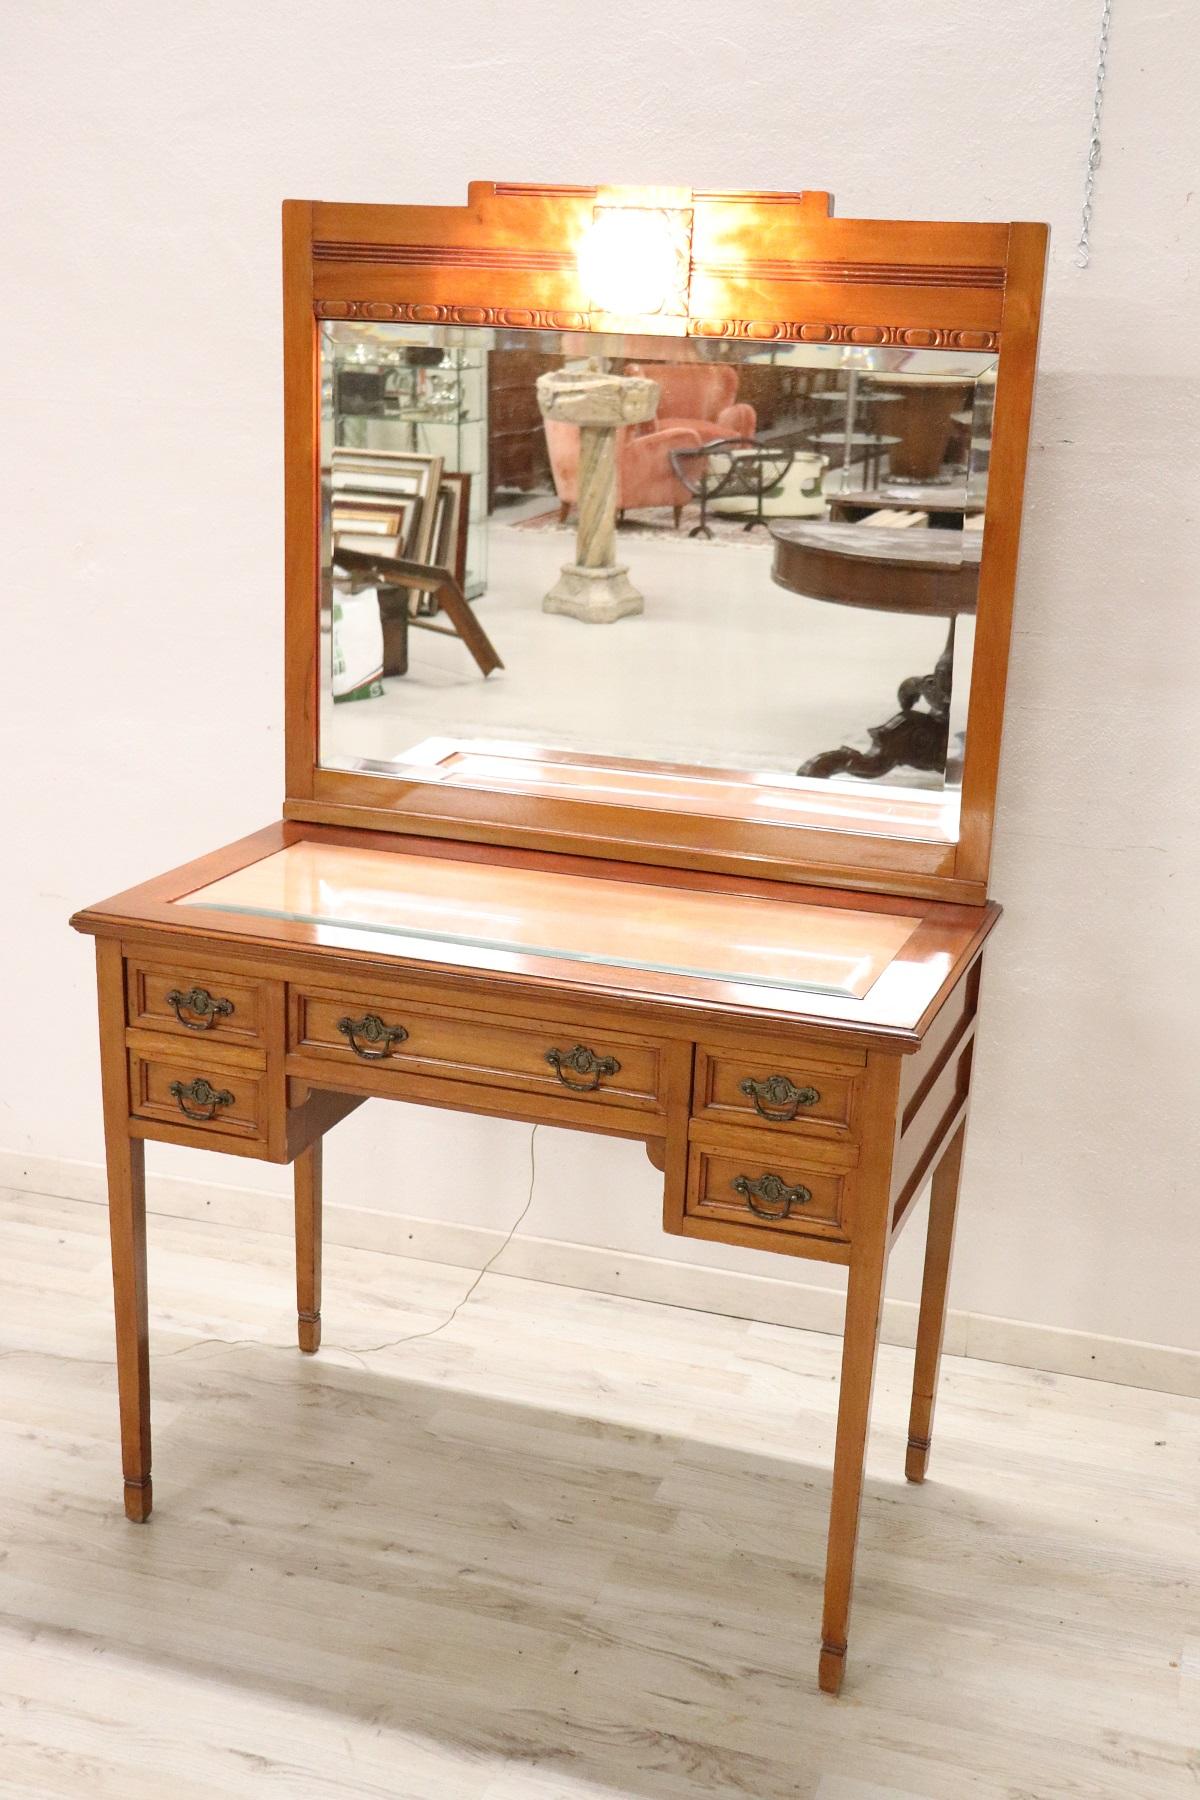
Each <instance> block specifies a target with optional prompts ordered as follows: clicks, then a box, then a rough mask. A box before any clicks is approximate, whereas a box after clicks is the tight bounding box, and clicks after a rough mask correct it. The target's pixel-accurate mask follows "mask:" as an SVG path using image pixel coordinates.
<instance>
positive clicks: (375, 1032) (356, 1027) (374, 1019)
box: [337, 1013, 408, 1062]
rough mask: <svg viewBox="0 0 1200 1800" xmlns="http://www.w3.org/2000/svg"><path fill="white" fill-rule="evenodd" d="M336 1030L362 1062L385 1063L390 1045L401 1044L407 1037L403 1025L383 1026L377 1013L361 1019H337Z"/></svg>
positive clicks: (390, 1048)
mask: <svg viewBox="0 0 1200 1800" xmlns="http://www.w3.org/2000/svg"><path fill="white" fill-rule="evenodd" d="M337 1028H338V1030H339V1031H340V1032H341V1034H342V1036H343V1037H344V1038H348V1039H349V1040H350V1048H351V1049H352V1050H353V1052H354V1054H355V1056H361V1057H362V1059H363V1061H364V1062H386V1061H387V1059H388V1057H389V1056H390V1055H391V1054H392V1045H393V1044H402V1043H403V1042H404V1040H405V1038H406V1037H407V1036H408V1033H407V1031H405V1029H404V1027H403V1025H385V1024H384V1022H383V1020H382V1019H381V1018H380V1016H379V1014H378V1013H364V1014H363V1016H362V1018H361V1019H351V1018H349V1017H346V1018H344V1019H339V1020H338V1027H337ZM360 1039H361V1040H362V1042H361V1043H360V1042H359V1040H360ZM364 1045H365V1046H366V1047H365V1048H364Z"/></svg>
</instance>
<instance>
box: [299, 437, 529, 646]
mask: <svg viewBox="0 0 1200 1800" xmlns="http://www.w3.org/2000/svg"><path fill="white" fill-rule="evenodd" d="M470 507H471V477H470V475H468V474H464V473H461V472H459V471H457V470H453V469H447V468H445V467H444V465H443V461H442V458H441V457H440V456H429V455H425V454H424V453H423V452H420V451H416V450H411V451H408V450H352V449H348V448H345V447H343V446H338V447H337V448H336V449H335V450H334V451H333V461H332V467H331V469H330V532H331V536H332V554H333V566H334V569H335V571H336V572H337V574H338V576H339V577H340V578H341V579H343V580H345V581H347V582H348V583H349V584H350V585H351V586H353V587H355V588H363V587H373V588H375V589H376V591H377V593H378V595H379V613H380V619H381V621H382V625H383V673H384V674H385V675H404V674H406V673H407V672H408V635H409V631H410V629H412V628H414V627H415V628H417V629H419V630H422V631H435V632H439V633H441V634H442V635H443V636H454V637H459V638H461V639H462V641H463V643H464V644H465V645H466V647H467V649H468V650H469V651H470V652H471V655H472V656H473V657H474V658H475V661H476V662H477V663H478V665H479V669H480V672H481V674H483V675H490V674H491V672H492V670H493V669H501V668H503V667H504V665H503V663H502V662H501V660H500V658H499V657H498V656H497V654H496V651H495V648H494V647H493V645H492V642H491V639H490V638H489V637H488V635H487V633H486V632H485V631H484V629H483V627H482V626H481V625H480V623H479V621H478V619H477V618H476V617H475V613H474V611H473V609H472V607H471V605H470V603H469V602H468V600H467V598H466V595H465V593H464V587H465V584H466V572H467V528H468V522H469V517H470ZM439 618H440V619H442V620H444V621H445V622H444V623H438V622H437V621H438V619H439Z"/></svg>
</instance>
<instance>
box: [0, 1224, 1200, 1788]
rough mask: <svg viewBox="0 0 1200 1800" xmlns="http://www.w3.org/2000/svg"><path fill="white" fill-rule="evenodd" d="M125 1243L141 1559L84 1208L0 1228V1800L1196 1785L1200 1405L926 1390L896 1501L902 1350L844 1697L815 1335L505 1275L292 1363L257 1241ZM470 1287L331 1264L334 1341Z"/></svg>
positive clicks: (1030, 1384)
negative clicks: (457, 1307)
mask: <svg viewBox="0 0 1200 1800" xmlns="http://www.w3.org/2000/svg"><path fill="white" fill-rule="evenodd" d="M274 1204H275V1203H274V1202H268V1201H264V1205H274ZM151 1243H152V1248H151V1320H152V1341H153V1347H154V1351H155V1365H154V1366H155V1384H156V1385H155V1393H156V1412H155V1424H156V1456H155V1499H156V1504H157V1509H158V1510H157V1511H156V1513H155V1515H154V1518H153V1520H152V1521H151V1523H150V1524H149V1525H148V1526H145V1527H138V1526H134V1525H130V1524H128V1523H127V1522H126V1521H125V1519H124V1518H123V1516H122V1513H121V1500H120V1482H119V1479H118V1462H117V1455H116V1448H115V1437H116V1406H115V1398H114V1382H113V1371H112V1363H111V1344H110V1324H109V1311H108V1306H109V1296H108V1291H107V1281H108V1271H107V1243H106V1238H105V1218H104V1213H103V1211H102V1209H101V1208H99V1207H96V1206H89V1205H86V1204H82V1203H76V1202H65V1201H61V1200H51V1199H42V1198H38V1197H36V1196H29V1195H25V1196H18V1195H11V1194H9V1195H0V1246H2V1257H0V1267H2V1268H3V1273H4V1296H3V1307H2V1310H0V1352H2V1353H3V1357H4V1360H3V1361H0V1503H2V1506H3V1513H2V1517H3V1521H4V1525H3V1538H2V1541H0V1794H3V1795H4V1796H5V1800H9V1797H10V1796H20V1800H35V1797H40V1796H56V1797H60V1796H70V1797H71V1800H75V1797H76V1796H80V1797H87V1800H104V1797H106V1796H110V1795H111V1796H120V1800H237V1797H240V1796H243V1795H247V1796H287V1797H289V1800H290V1797H292V1796H306V1797H307V1796H312V1797H313V1800H317V1797H320V1800H328V1797H330V1796H332V1797H335V1800H336V1797H341V1796H347V1797H354V1800H359V1797H365V1796H386V1797H387V1800H400V1797H404V1800H408V1797H410V1796H411V1800H607V1797H611V1796H634V1797H637V1800H681V1797H683V1796H689V1797H691V1796H705V1795H730V1796H753V1797H754V1800H775V1797H776V1796H788V1797H789V1800H967V1797H971V1800H974V1797H975V1796H979V1797H987V1800H1052V1797H1057V1796H1062V1797H1063V1800H1068V1797H1069V1800H1109V1797H1110V1796H1111V1797H1114V1800H1115V1797H1117V1796H1120V1797H1121V1800H1173V1797H1174V1796H1176V1795H1179V1796H1184V1795H1186V1796H1189V1797H1191V1800H1195V1797H1196V1795H1197V1794H1198V1793H1200V1751H1198V1749H1197V1743H1198V1740H1200V1620H1198V1619H1197V1613H1196V1597H1197V1585H1196V1573H1197V1569H1196V1562H1197V1529H1198V1518H1197V1498H1198V1491H1200V1489H1198V1475H1200V1405H1198V1404H1196V1403H1192V1402H1188V1401H1184V1400H1180V1399H1178V1398H1174V1397H1170V1396H1161V1397H1160V1396H1158V1395H1155V1394H1153V1393H1147V1392H1145V1391H1144V1390H1135V1389H1124V1388H1118V1387H1111V1386H1106V1385H1104V1384H1102V1383H1099V1382H1087V1381H1079V1380H1072V1379H1068V1378H1065V1377H1060V1376H1050V1375H1039V1374H1037V1373H1030V1372H1028V1371H1024V1370H1017V1369H1007V1368H1004V1367H1000V1366H997V1365H995V1364H986V1363H973V1362H967V1361H955V1360H950V1361H949V1362H948V1365H947V1369H946V1374H945V1378H944V1382H943V1390H942V1403H941V1409H940V1417H939V1421H938V1432H937V1436H936V1440H935V1448H934V1456H933V1462H932V1467H931V1476H930V1481H929V1483H928V1485H927V1486H926V1487H925V1488H923V1489H915V1488H910V1487H907V1486H906V1485H905V1482H904V1480H903V1475H902V1465H903V1452H902V1443H903V1425H904V1416H905V1409H906V1406H907V1396H908V1382H909V1357H908V1356H907V1355H906V1354H905V1353H904V1352H903V1351H900V1350H889V1349H885V1350H884V1351H883V1353H882V1362H881V1374H880V1383H879V1390H878V1394H877V1404H876V1420H877V1424H876V1429H875V1432H874V1435H873V1438H872V1448H871V1455H870V1464H869V1476H870V1478H869V1482H868V1489H867V1498H866V1504H865V1513H864V1527H863V1542H862V1548H861V1553H860V1564H859V1567H860V1574H859V1592H858V1601H857V1605H856V1610H855V1616H854V1620H853V1628H852V1633H851V1652H850V1663H849V1669H848V1674H847V1678H846V1688H845V1691H844V1694H843V1697H842V1699H841V1700H840V1701H832V1700H829V1699H826V1698H824V1697H822V1696H821V1695H819V1694H818V1693H817V1691H816V1687H815V1672H816V1653H817V1621H818V1612H819V1572H820V1568H821V1555H822V1546H823V1541H824V1533H825V1513H826V1502H827V1494H828V1486H829V1469H830V1456H831V1448H832V1441H833V1420H834V1404H835V1397H836V1392H837V1385H836V1374H837V1359H838V1352H839V1344H838V1342H837V1341H836V1340H835V1339H833V1338H828V1337H821V1336H816V1335H812V1334H805V1333H800V1332H789V1331H786V1330H783V1329H779V1328H776V1327H769V1326H763V1325H755V1324H749V1323H744V1322H740V1321H738V1320H732V1319H724V1318H714V1317H710V1316H707V1315H702V1314H698V1313H691V1312H685V1311H682V1310H679V1309H673V1308H668V1307H660V1306H652V1305H647V1304H643V1303H639V1302H635V1301H626V1300H622V1299H619V1298H609V1297H603V1296H598V1295H594V1294H586V1293H579V1292H575V1291H572V1290H567V1289H561V1288H554V1287H547V1286H540V1285H537V1284H534V1283H529V1282H522V1281H517V1280H513V1279H511V1278H506V1277H493V1276H489V1277H485V1279H484V1281H483V1283H482V1285H481V1286H480V1288H479V1290H478V1292H477V1293H476V1295H475V1296H474V1298H473V1299H472V1300H471V1301H470V1303H469V1304H468V1305H467V1306H466V1307H465V1308H464V1310H463V1311H462V1313H461V1314H460V1315H459V1317H458V1318H457V1320H456V1321H455V1322H454V1324H453V1326H452V1327H451V1328H450V1329H449V1330H448V1331H446V1332H444V1333H443V1334H441V1335H440V1336H438V1337H435V1338H432V1339H430V1340H427V1341H424V1342H417V1343H413V1344H409V1345H404V1346H402V1347H400V1348H397V1349H394V1350H388V1351H378V1352H371V1353H364V1354H362V1355H361V1356H360V1355H356V1354H350V1353H349V1352H348V1351H347V1350H339V1349H335V1348H329V1349H327V1350H325V1351H323V1352H322V1354H321V1355H320V1356H319V1357H317V1358H307V1357H302V1356H300V1354H299V1353H298V1352H296V1351H295V1350H294V1349H293V1348H292V1315H291V1293H290V1267H289V1261H288V1247H287V1244H286V1240H285V1239H283V1238H282V1237H280V1236H276V1235H271V1234H268V1233H262V1234H249V1233H239V1234H238V1237H237V1239H236V1240H234V1239H232V1238H231V1237H230V1236H229V1234H228V1233H226V1232H224V1231H222V1230H219V1229H218V1228H217V1227H215V1226H212V1225H207V1224H203V1223H195V1222H188V1221H184V1220H178V1219H167V1218H161V1217H156V1218H154V1219H153V1221H152V1228H151ZM469 1279H470V1277H469V1275H466V1274H464V1272H463V1271H462V1270H455V1269H449V1268H442V1267H440V1266H435V1265H430V1264H422V1263H414V1262H410V1261H407V1260H401V1259H398V1258H393V1257H387V1256H381V1255H378V1254H365V1253H361V1252H354V1251H346V1250H340V1249H336V1248H333V1249H330V1250H329V1252H328V1254H327V1264H326V1303H325V1331H326V1336H327V1338H328V1339H330V1340H331V1341H332V1343H333V1344H336V1345H344V1346H350V1347H358V1348H361V1347H363V1346H368V1345H374V1344H379V1343H381V1342H383V1341H384V1340H386V1339H389V1338H394V1337H396V1336H398V1335H400V1334H401V1333H403V1332H405V1331H416V1330H419V1329H421V1328H423V1327H426V1326H429V1325H432V1324H435V1323H437V1322H438V1320H440V1319H441V1318H442V1317H444V1316H445V1314H446V1313H448V1312H449V1311H450V1310H451V1309H452V1307H453V1305H454V1303H455V1302H456V1301H457V1300H458V1299H459V1298H460V1297H461V1295H462V1293H463V1291H464V1289H465V1286H466V1284H467V1282H468V1281H469ZM213 1337H221V1338H232V1339H248V1340H251V1341H249V1342H237V1343H234V1344H232V1345H223V1344H219V1343H206V1342H204V1340H205V1339H206V1338H213Z"/></svg>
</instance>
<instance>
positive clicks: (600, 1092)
mask: <svg viewBox="0 0 1200 1800" xmlns="http://www.w3.org/2000/svg"><path fill="white" fill-rule="evenodd" d="M289 1012H290V1027H289V1048H290V1049H291V1051H292V1052H293V1053H294V1054H297V1055H299V1056H302V1057H304V1058H305V1059H306V1060H309V1059H314V1060H317V1061H322V1062H337V1063H339V1064H341V1065H352V1064H356V1063H357V1064H360V1065H361V1064H364V1063H373V1064H377V1065H382V1066H386V1067H387V1068H389V1069H394V1070H396V1071H397V1072H398V1073H404V1074H408V1075H430V1076H436V1077H437V1078H438V1079H440V1080H451V1081H470V1082H476V1083H478V1082H486V1083H489V1084H491V1085H494V1086H498V1087H510V1088H521V1089H524V1090H526V1091H528V1090H530V1089H533V1090H537V1091H540V1092H546V1093H551V1094H557V1095H575V1096H579V1097H582V1098H583V1099H584V1100H586V1101H587V1102H588V1103H589V1104H592V1105H598V1106H623V1107H637V1108H639V1109H653V1110H655V1111H659V1110H661V1108H662V1104H663V1101H662V1097H661V1095H662V1086H663V1046H661V1045H659V1044H656V1043H653V1042H638V1041H635V1040H633V1039H631V1038H629V1037H627V1036H626V1035H624V1034H623V1033H612V1032H606V1031H604V1030H602V1029H600V1028H598V1027H596V1026H595V1025H563V1024H561V1023H558V1022H555V1021H549V1020H548V1021H547V1022H546V1023H545V1024H535V1023H533V1022H532V1021H519V1022H518V1021H514V1022H512V1023H509V1022H507V1021H500V1020H496V1019H491V1018H488V1017H485V1016H482V1015H480V1016H478V1017H472V1016H471V1015H470V1014H467V1013H457V1012H451V1011H449V1010H447V1011H445V1012H443V1011H442V1010H440V1009H434V1008H433V1007H431V1006H430V1005H429V1003H428V1002H421V1003H417V1004H414V1005H410V1004H408V1003H407V1002H406V1001H405V1000H404V999H403V998H400V999H397V998H395V997H391V998H383V997H380V996H378V995H375V996H372V995H369V994H362V993H357V994H345V993H342V994H334V993H332V992H330V991H329V990H327V989H325V990H321V989H311V990H305V989H296V988H293V989H292V994H291V1003H290V1007H289Z"/></svg>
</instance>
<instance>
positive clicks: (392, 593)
mask: <svg viewBox="0 0 1200 1800" xmlns="http://www.w3.org/2000/svg"><path fill="white" fill-rule="evenodd" d="M333 566H334V568H335V569H341V570H342V571H343V572H344V573H345V574H347V575H349V576H351V577H352V578H354V577H360V578H363V585H364V586H366V585H369V586H371V587H374V588H375V589H376V591H377V592H378V594H379V617H380V621H381V623H382V625H383V672H384V674H385V675H407V673H408V634H409V632H410V631H432V632H434V633H435V634H436V635H437V636H439V637H458V638H461V639H462V642H463V643H464V644H465V645H466V647H467V649H468V650H469V651H470V652H471V655H472V656H473V657H474V658H475V661H476V662H477V663H478V665H479V671H480V673H481V674H482V675H490V674H491V672H492V670H493V669H502V668H503V667H504V664H503V663H502V662H501V660H500V658H499V656H498V655H497V654H496V649H495V646H494V645H493V643H492V640H491V638H490V637H489V636H488V634H487V632H486V631H485V630H484V629H483V626H482V625H481V624H480V623H479V620H478V619H477V618H476V616H475V612H474V609H473V608H472V606H471V604H470V602H469V601H468V599H467V597H466V595H465V594H464V593H463V590H462V585H461V583H460V581H459V580H458V578H457V577H456V576H455V575H454V574H453V573H452V571H451V570H449V569H443V568H439V567H438V566H437V565H436V564H435V563H422V562H414V561H412V560H410V559H409V558H408V557H404V556H387V555H384V554H383V553H382V552H380V551H375V550H358V549H351V548H350V547H349V546H348V545H345V544H338V543H335V544H334V547H333ZM423 595H431V596H432V597H433V599H434V601H435V610H434V612H433V613H432V614H431V615H429V616H424V615H421V614H418V613H415V612H414V610H413V602H414V600H415V599H417V598H419V597H420V596H423ZM443 621H444V622H443Z"/></svg>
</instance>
